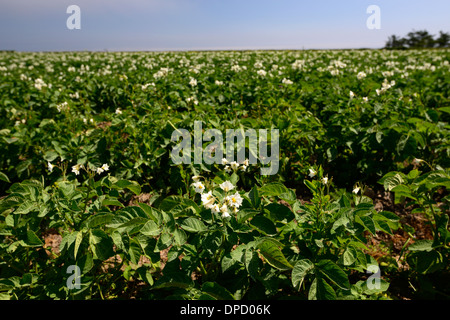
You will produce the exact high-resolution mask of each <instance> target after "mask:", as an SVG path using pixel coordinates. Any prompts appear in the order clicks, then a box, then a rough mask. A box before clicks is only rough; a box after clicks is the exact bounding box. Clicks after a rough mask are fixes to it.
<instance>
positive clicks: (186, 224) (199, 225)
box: [180, 217, 206, 232]
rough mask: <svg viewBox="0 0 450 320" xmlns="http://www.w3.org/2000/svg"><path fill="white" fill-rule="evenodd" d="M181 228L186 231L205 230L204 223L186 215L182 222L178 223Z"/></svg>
mask: <svg viewBox="0 0 450 320" xmlns="http://www.w3.org/2000/svg"><path fill="white" fill-rule="evenodd" d="M180 227H181V228H183V229H184V230H186V231H188V232H204V231H206V226H205V224H204V223H203V222H202V221H201V220H199V219H197V218H194V217H188V218H186V219H184V220H183V222H182V223H181V225H180Z"/></svg>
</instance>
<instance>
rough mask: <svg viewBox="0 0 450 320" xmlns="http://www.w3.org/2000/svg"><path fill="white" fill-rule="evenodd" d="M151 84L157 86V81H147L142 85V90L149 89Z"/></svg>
mask: <svg viewBox="0 0 450 320" xmlns="http://www.w3.org/2000/svg"><path fill="white" fill-rule="evenodd" d="M149 86H152V87H154V86H155V83H154V82H152V83H146V84H144V85H142V86H141V88H142V90H145V89H147V88H148V87H149Z"/></svg>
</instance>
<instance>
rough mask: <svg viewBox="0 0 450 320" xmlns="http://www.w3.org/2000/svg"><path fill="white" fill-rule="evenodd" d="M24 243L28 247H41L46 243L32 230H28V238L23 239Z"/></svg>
mask: <svg viewBox="0 0 450 320" xmlns="http://www.w3.org/2000/svg"><path fill="white" fill-rule="evenodd" d="M23 244H24V245H25V246H26V247H40V246H43V245H44V243H43V242H42V241H41V239H39V237H38V236H37V235H36V233H34V231H32V230H28V231H27V234H26V239H25V240H23Z"/></svg>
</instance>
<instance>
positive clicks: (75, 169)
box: [47, 161, 109, 176]
mask: <svg viewBox="0 0 450 320" xmlns="http://www.w3.org/2000/svg"><path fill="white" fill-rule="evenodd" d="M55 167H58V166H57V165H54V164H52V163H51V162H50V161H47V168H48V171H49V172H52V171H53V168H55ZM60 169H61V168H60ZM81 169H85V170H86V171H89V168H87V167H85V166H83V165H82V164H76V165H74V166H72V172H73V173H75V175H76V176H78V175H79V174H80V172H81ZM108 170H109V165H108V164H106V163H104V164H103V165H102V166H101V167H98V168H95V169H92V170H91V171H92V172H96V173H97V174H102V173H103V172H105V171H108ZM63 171H65V169H64V170H63Z"/></svg>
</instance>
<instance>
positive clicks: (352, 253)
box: [342, 246, 358, 266]
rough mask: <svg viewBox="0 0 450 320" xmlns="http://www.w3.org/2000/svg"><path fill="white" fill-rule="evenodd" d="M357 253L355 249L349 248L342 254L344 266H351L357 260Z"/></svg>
mask: <svg viewBox="0 0 450 320" xmlns="http://www.w3.org/2000/svg"><path fill="white" fill-rule="evenodd" d="M357 256H358V254H357V251H356V249H355V248H354V247H352V246H348V247H347V248H346V249H345V251H344V253H343V254H342V263H343V265H344V266H351V265H352V264H353V263H354V262H355V261H356V260H357Z"/></svg>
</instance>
